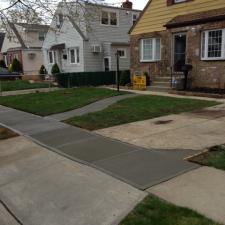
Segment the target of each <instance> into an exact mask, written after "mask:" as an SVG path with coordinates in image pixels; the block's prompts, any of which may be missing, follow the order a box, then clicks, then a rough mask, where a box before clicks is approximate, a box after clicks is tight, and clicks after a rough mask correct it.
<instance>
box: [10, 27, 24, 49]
mask: <svg viewBox="0 0 225 225" xmlns="http://www.w3.org/2000/svg"><path fill="white" fill-rule="evenodd" d="M9 26H10V28H11V29H12V30H13V32H14V34H15V35H16V37H17V39H18V41H19V43H20V44H21V47H22V48H26V45H25V43H24V41H23V39H22V37H21V36H20V34H19V32H18V30H17V29H16V27H15V25H14V23H9Z"/></svg>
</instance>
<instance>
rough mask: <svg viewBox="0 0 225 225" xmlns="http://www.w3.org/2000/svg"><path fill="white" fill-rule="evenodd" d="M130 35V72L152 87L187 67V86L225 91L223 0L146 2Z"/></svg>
mask: <svg viewBox="0 0 225 225" xmlns="http://www.w3.org/2000/svg"><path fill="white" fill-rule="evenodd" d="M130 35H131V70H132V72H133V73H142V72H145V71H146V72H148V73H149V74H150V77H151V79H153V83H154V80H157V81H161V82H156V84H155V85H156V86H157V87H158V86H159V87H160V86H162V85H165V83H163V81H164V82H165V81H166V79H163V78H166V77H168V78H169V76H170V74H171V69H172V74H175V75H179V74H182V73H181V70H182V67H183V65H184V64H191V65H192V66H193V70H192V72H191V84H192V87H208V88H225V1H224V0H150V1H149V3H148V4H147V6H146V8H145V9H144V11H143V13H142V15H141V16H140V18H139V20H138V22H137V23H136V25H135V26H133V27H132V29H131V30H130Z"/></svg>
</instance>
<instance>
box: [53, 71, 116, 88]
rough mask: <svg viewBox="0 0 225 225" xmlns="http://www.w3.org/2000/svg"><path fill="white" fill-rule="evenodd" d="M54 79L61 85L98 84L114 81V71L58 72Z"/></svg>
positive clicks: (109, 83)
mask: <svg viewBox="0 0 225 225" xmlns="http://www.w3.org/2000/svg"><path fill="white" fill-rule="evenodd" d="M55 76H56V79H57V82H58V84H59V85H60V86H61V87H82V86H100V85H111V84H115V83H116V72H115V71H110V72H80V73H59V74H56V75H55Z"/></svg>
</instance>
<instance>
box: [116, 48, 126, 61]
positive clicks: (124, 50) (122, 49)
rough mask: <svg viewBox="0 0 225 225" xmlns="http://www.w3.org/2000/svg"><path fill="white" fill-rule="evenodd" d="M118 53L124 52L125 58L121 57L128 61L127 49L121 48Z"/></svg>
mask: <svg viewBox="0 0 225 225" xmlns="http://www.w3.org/2000/svg"><path fill="white" fill-rule="evenodd" d="M117 51H123V52H124V56H120V58H121V59H126V58H127V50H126V49H125V48H119V49H117Z"/></svg>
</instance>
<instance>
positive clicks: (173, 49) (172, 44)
mask: <svg viewBox="0 0 225 225" xmlns="http://www.w3.org/2000/svg"><path fill="white" fill-rule="evenodd" d="M184 34H185V36H186V50H185V63H187V49H188V41H187V31H182V32H177V33H172V40H171V47H172V48H171V50H172V51H171V66H172V68H173V72H174V73H182V72H180V71H175V70H174V56H175V55H174V53H175V36H177V35H184Z"/></svg>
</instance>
